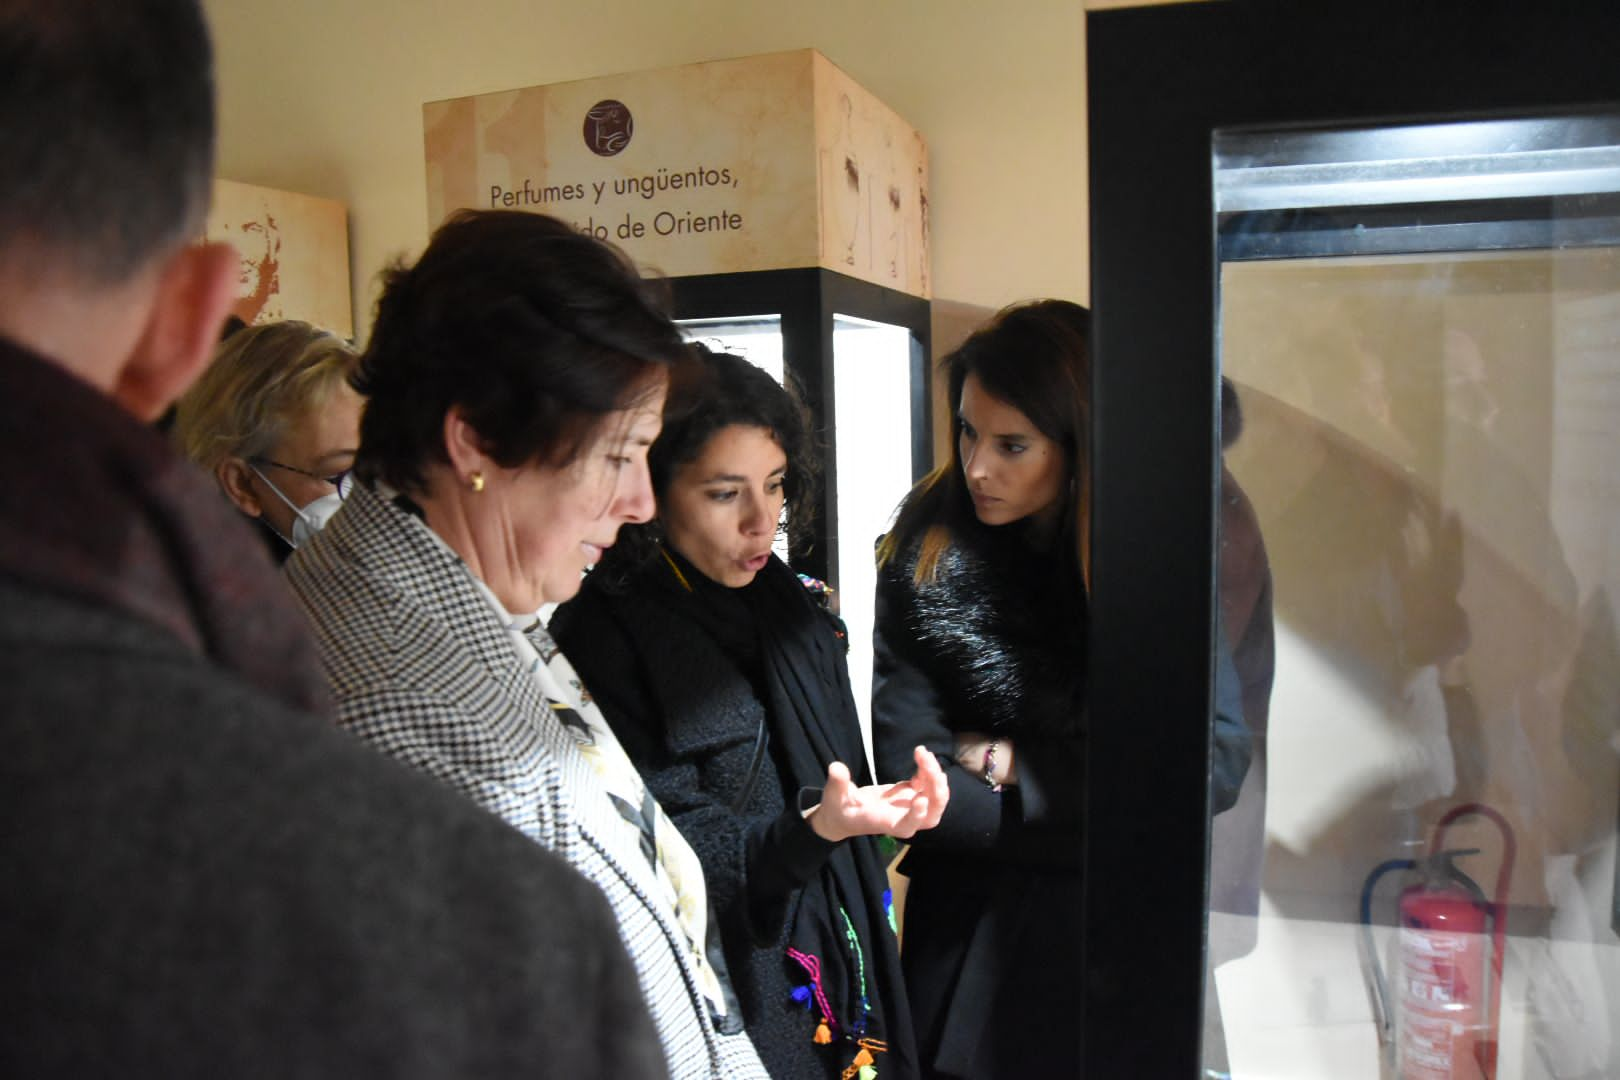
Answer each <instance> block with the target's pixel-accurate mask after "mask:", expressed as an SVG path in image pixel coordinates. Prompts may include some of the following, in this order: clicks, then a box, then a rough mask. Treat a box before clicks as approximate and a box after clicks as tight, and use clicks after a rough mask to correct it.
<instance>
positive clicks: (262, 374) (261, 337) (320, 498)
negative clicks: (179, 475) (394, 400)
mask: <svg viewBox="0 0 1620 1080" xmlns="http://www.w3.org/2000/svg"><path fill="white" fill-rule="evenodd" d="M357 359H358V358H357V355H356V353H355V350H354V348H353V347H352V346H351V345H349V343H348V342H346V341H344V340H343V339H342V338H340V337H338V336H337V335H335V334H332V333H330V332H328V331H326V330H322V329H320V328H318V327H315V326H311V325H310V324H309V323H306V322H298V321H295V320H286V321H283V322H273V323H264V324H262V325H259V326H250V327H247V328H245V329H242V330H239V331H237V332H236V333H235V334H232V335H231V336H230V337H229V338H227V339H226V340H225V341H224V342H223V343H221V344H220V346H219V348H218V350H217V351H216V353H215V355H214V360H213V363H212V364H210V365H209V367H208V370H207V371H206V372H205V373H204V374H203V376H202V378H201V379H199V380H197V382H196V384H195V385H194V386H193V387H192V388H191V390H190V391H189V392H187V394H186V395H185V396H184V397H183V398H181V399H180V402H179V405H178V407H177V409H176V413H175V423H174V438H175V441H176V442H177V444H178V445H179V448H180V451H181V453H183V454H185V455H186V457H188V458H190V459H191V460H192V461H194V462H196V463H197V464H198V465H201V466H202V467H203V468H204V469H206V470H208V471H209V472H211V473H213V474H214V478H215V479H216V480H218V481H219V487H220V490H221V491H222V492H224V494H225V497H226V498H228V499H230V501H231V502H232V503H234V504H235V505H236V508H237V509H238V510H240V511H242V513H244V514H246V515H247V516H248V517H250V518H254V519H256V520H257V521H258V522H259V524H260V525H261V526H262V527H263V528H264V529H265V530H267V531H266V534H265V539H266V541H267V543H268V544H269V545H270V547H271V550H272V551H273V552H275V553H276V556H277V558H278V559H283V558H286V556H287V553H288V552H289V551H291V550H292V549H293V548H296V547H297V546H298V545H300V544H302V543H304V542H305V541H307V540H308V539H309V538H310V537H311V536H313V535H314V534H315V533H316V532H317V531H319V529H320V528H321V526H322V525H324V524H325V523H326V520H327V519H328V518H330V517H331V516H332V514H333V513H335V512H336V511H337V508H338V507H339V506H340V505H342V499H341V494H342V492H341V490H340V489H342V488H344V487H346V485H347V482H348V473H349V469H350V468H352V467H353V465H354V452H355V447H356V445H357V444H358V443H359V430H360V408H361V399H360V395H359V394H357V393H355V391H354V390H353V389H352V388H351V387H350V386H349V376H350V374H351V373H353V371H354V367H355V364H356V362H357Z"/></svg>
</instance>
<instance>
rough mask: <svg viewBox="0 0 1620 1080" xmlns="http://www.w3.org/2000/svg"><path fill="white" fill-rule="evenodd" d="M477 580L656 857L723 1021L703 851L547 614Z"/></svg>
mask: <svg viewBox="0 0 1620 1080" xmlns="http://www.w3.org/2000/svg"><path fill="white" fill-rule="evenodd" d="M473 580H474V581H475V582H477V583H478V587H479V590H480V591H481V592H482V593H483V594H484V598H485V599H486V600H488V601H489V603H490V606H491V607H493V608H494V609H495V613H496V614H497V615H498V616H500V619H501V625H503V626H504V627H506V630H507V632H508V633H509V634H510V635H511V637H512V641H513V644H514V646H515V647H516V649H517V651H518V655H519V657H520V659H521V660H522V661H523V662H524V663H525V664H526V665H527V667H528V669H529V672H530V674H531V675H532V676H533V677H534V679H535V682H536V685H537V686H538V687H539V689H540V694H541V696H542V697H543V698H544V699H545V701H546V704H547V705H548V706H550V708H551V709H552V712H553V713H554V714H555V716H556V717H557V720H558V721H559V722H560V723H561V724H562V726H563V729H564V730H566V731H567V732H568V733H569V734H570V735H572V736H573V737H574V739H575V741H576V742H577V743H578V744H579V748H580V752H581V753H582V754H583V755H584V756H585V760H586V761H587V762H589V763H590V766H591V768H592V770H593V771H595V773H596V775H597V778H598V779H600V780H601V782H602V786H603V788H604V789H606V791H607V793H608V798H610V799H612V800H613V805H614V807H615V808H616V809H617V810H618V812H619V819H620V821H621V822H622V823H623V825H622V827H623V828H624V829H625V831H626V833H627V834H628V836H627V838H628V839H631V840H633V841H634V842H635V844H636V846H638V847H639V848H640V849H641V853H642V855H643V856H645V857H646V859H647V861H648V863H649V864H651V867H652V869H653V873H654V876H655V877H656V878H657V880H658V883H659V885H660V886H661V887H662V888H663V890H664V898H665V899H666V900H667V901H668V903H669V906H670V910H671V911H672V912H673V913H674V915H675V921H676V923H677V924H678V925H679V926H680V928H681V931H682V932H683V934H684V935H685V937H686V946H687V953H688V958H689V959H690V961H691V964H692V968H693V970H694V971H695V972H696V974H697V980H698V988H699V989H700V990H702V991H703V996H704V998H705V999H707V1001H708V1003H709V1009H710V1011H711V1012H712V1013H713V1015H714V1016H715V1018H716V1023H717V1026H718V1022H719V1019H720V1018H721V1017H724V1016H725V1015H726V1013H727V1006H726V993H725V990H724V988H723V986H722V984H721V981H720V975H719V973H718V972H716V971H715V969H714V966H713V965H712V964H711V963H710V962H709V957H708V952H707V950H706V948H705V946H706V944H707V941H708V938H707V934H708V921H709V898H708V890H707V887H706V886H705V884H704V881H703V866H702V864H701V863H699V862H698V857H697V853H696V852H694V851H693V850H692V848H691V846H690V845H689V844H687V842H686V838H685V837H683V836H681V834H680V832H679V830H677V829H676V828H675V823H674V822H672V821H670V819H669V817H668V816H667V815H666V814H665V813H664V808H663V807H661V806H660V805H658V800H657V799H655V798H653V796H652V792H650V791H648V790H647V785H646V783H645V782H644V781H643V780H642V779H641V774H640V773H639V772H637V771H636V767H635V765H633V764H632V763H631V761H630V757H629V755H628V754H626V753H625V752H624V747H622V746H621V745H619V740H618V738H617V737H615V736H614V734H613V729H612V728H610V727H609V726H608V723H607V720H606V719H605V718H604V717H603V716H602V710H601V709H599V708H598V707H597V706H596V703H595V702H594V701H592V700H591V695H590V691H588V690H586V689H585V686H584V684H583V683H582V682H580V678H579V674H578V673H577V672H575V671H574V666H573V665H572V664H570V663H569V662H568V658H567V657H566V656H564V655H563V653H562V649H561V648H560V647H559V646H558V645H557V643H556V641H555V640H553V639H552V637H551V634H550V633H549V632H548V631H547V630H546V628H545V626H544V625H543V624H542V623H541V621H540V619H539V617H538V616H537V615H535V614H532V613H531V614H527V615H519V616H514V615H512V614H511V613H510V612H508V611H507V610H506V608H505V607H504V606H503V605H502V604H501V602H500V600H499V599H498V598H497V597H496V596H495V594H494V592H492V591H491V590H490V588H489V586H487V585H485V584H484V583H483V582H482V581H478V578H477V577H476V576H474V577H473Z"/></svg>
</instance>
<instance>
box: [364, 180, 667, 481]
mask: <svg viewBox="0 0 1620 1080" xmlns="http://www.w3.org/2000/svg"><path fill="white" fill-rule="evenodd" d="M685 348H686V346H685V345H684V343H683V342H682V340H681V337H680V333H679V331H678V330H676V328H675V325H674V324H673V323H672V322H671V321H670V319H669V316H668V314H667V302H666V296H665V294H664V292H663V290H662V289H661V287H660V285H659V284H658V283H655V282H650V281H647V280H644V279H643V278H642V277H641V275H640V274H639V273H637V271H636V269H635V267H634V265H633V264H632V263H631V262H630V261H629V259H627V258H626V257H625V256H624V255H623V254H622V253H621V252H620V251H619V250H618V249H617V248H614V247H612V246H611V245H608V244H605V243H602V242H601V241H599V240H596V239H593V238H591V237H589V236H586V235H584V234H582V233H580V232H579V231H577V230H576V229H574V228H573V227H572V226H569V225H567V224H565V223H564V222H561V221H558V220H556V219H555V218H550V217H545V216H543V215H540V214H529V213H524V212H520V211H515V210H464V211H461V212H459V213H457V214H455V215H453V216H452V217H450V219H449V220H447V221H446V222H445V223H444V224H443V225H442V226H440V227H439V229H438V231H437V232H435V233H434V234H433V239H432V240H431V241H430V242H429V244H428V247H427V250H426V251H424V252H423V253H422V257H421V258H420V259H418V260H417V262H416V264H415V265H414V266H410V267H406V266H403V265H396V266H395V267H393V268H392V269H390V270H388V271H386V272H385V274H384V280H383V293H382V297H381V299H379V300H378V301H377V320H376V323H375V325H374V326H373V327H372V331H371V341H370V343H369V344H368V345H367V347H366V351H365V353H364V355H363V356H362V357H361V359H360V366H359V368H358V370H357V371H356V372H355V375H354V378H353V380H352V382H353V385H354V388H355V389H356V390H357V391H359V393H360V394H361V395H362V396H364V397H365V398H366V409H365V414H364V416H363V417H362V419H361V422H360V449H359V453H358V455H357V456H356V459H355V474H356V475H357V476H358V477H359V478H360V479H362V480H366V481H375V480H379V479H380V480H383V481H386V482H387V483H388V484H390V485H391V486H393V487H395V488H397V489H399V490H400V491H404V492H418V491H420V489H421V487H422V485H423V484H424V482H425V472H424V469H425V467H426V466H428V465H430V464H435V463H438V464H444V463H448V461H449V457H448V455H447V453H446V450H445V446H444V435H443V431H444V418H445V415H446V414H447V413H448V412H449V411H450V409H451V408H452V407H459V408H460V409H461V411H462V412H463V414H464V415H465V416H466V418H467V420H468V422H469V423H470V424H471V425H472V427H473V429H474V430H475V431H477V432H478V434H479V435H480V436H481V437H482V438H483V440H484V442H485V451H486V452H487V453H488V454H489V455H490V456H491V457H492V458H494V459H495V460H496V461H497V462H499V463H500V464H501V465H503V466H506V467H508V468H511V467H514V466H517V465H522V464H525V463H530V462H537V463H544V464H549V465H566V464H568V463H570V462H572V461H573V460H574V459H575V458H576V457H577V456H578V454H579V453H580V452H581V450H583V449H584V448H585V446H586V445H587V444H588V443H589V441H590V440H591V438H592V437H593V435H594V434H595V433H596V430H597V427H598V425H599V423H600V421H601V420H602V418H603V417H605V416H606V415H608V414H609V413H613V412H617V411H619V410H622V409H626V408H630V407H632V406H633V405H635V404H636V403H638V402H639V401H641V400H644V399H645V398H646V396H647V395H649V394H651V393H653V392H655V391H656V390H657V389H658V388H659V387H661V386H662V384H663V378H664V376H665V373H666V372H667V371H668V370H669V367H670V365H671V364H673V363H674V362H675V361H676V360H677V359H678V358H679V357H680V356H681V355H682V354H683V352H684V350H685Z"/></svg>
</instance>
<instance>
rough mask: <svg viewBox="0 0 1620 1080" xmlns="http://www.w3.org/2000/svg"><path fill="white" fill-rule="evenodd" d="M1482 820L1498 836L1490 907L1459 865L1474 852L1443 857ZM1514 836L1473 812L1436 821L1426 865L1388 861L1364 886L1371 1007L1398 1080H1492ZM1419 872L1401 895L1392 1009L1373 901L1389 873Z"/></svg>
mask: <svg viewBox="0 0 1620 1080" xmlns="http://www.w3.org/2000/svg"><path fill="white" fill-rule="evenodd" d="M1470 813H1478V814H1482V815H1484V816H1486V817H1488V818H1490V819H1491V820H1492V821H1494V822H1495V823H1496V824H1497V826H1498V827H1499V828H1500V829H1501V830H1502V837H1503V859H1502V865H1501V868H1500V870H1499V871H1498V874H1497V894H1496V897H1495V899H1494V901H1493V900H1489V899H1487V898H1486V896H1485V893H1484V890H1482V889H1481V888H1480V887H1479V886H1478V885H1477V884H1475V883H1474V881H1473V880H1472V879H1471V878H1469V877H1468V875H1467V874H1465V873H1463V872H1462V871H1461V870H1460V869H1458V867H1457V865H1456V862H1455V860H1456V859H1458V858H1460V857H1462V856H1464V855H1474V854H1478V851H1479V849H1478V848H1467V849H1461V850H1457V849H1452V850H1446V849H1442V848H1440V846H1439V845H1440V843H1441V840H1442V837H1443V836H1444V834H1445V830H1446V828H1447V827H1448V826H1449V825H1450V824H1451V823H1452V822H1453V821H1455V820H1456V819H1457V818H1459V817H1462V816H1464V815H1465V814H1470ZM1513 854H1514V842H1513V832H1512V829H1511V828H1509V826H1508V824H1507V822H1506V821H1504V820H1503V819H1502V817H1501V815H1500V814H1498V813H1496V811H1494V810H1491V809H1490V808H1489V807H1486V806H1482V805H1480V804H1478V803H1470V804H1467V805H1465V806H1459V807H1457V808H1456V809H1454V810H1452V811H1450V812H1449V813H1447V814H1446V816H1445V817H1443V818H1441V820H1440V823H1439V825H1438V826H1437V827H1436V829H1435V836H1434V841H1433V843H1432V844H1431V847H1430V851H1429V854H1428V855H1427V856H1426V857H1424V858H1423V859H1418V860H1414V859H1391V860H1389V861H1388V862H1385V863H1383V864H1381V865H1379V866H1378V867H1376V868H1375V869H1374V870H1373V872H1372V873H1371V874H1369V875H1368V876H1367V881H1366V884H1365V885H1364V886H1363V887H1362V893H1361V924H1362V933H1363V935H1364V940H1365V943H1366V948H1367V959H1368V962H1369V965H1370V967H1371V970H1372V975H1373V991H1374V997H1373V1007H1374V1011H1375V1017H1376V1020H1377V1022H1378V1027H1379V1039H1380V1042H1381V1043H1382V1044H1383V1048H1384V1051H1385V1057H1386V1062H1389V1058H1390V1057H1391V1056H1392V1057H1393V1059H1394V1060H1393V1062H1392V1063H1391V1064H1393V1066H1394V1070H1393V1071H1394V1074H1395V1075H1396V1076H1399V1077H1401V1080H1494V1077H1495V1075H1496V1041H1497V1028H1498V1014H1499V1010H1500V1006H1501V996H1502V959H1503V953H1502V947H1503V943H1504V937H1505V929H1506V927H1505V919H1504V916H1505V914H1506V908H1505V904H1506V900H1507V886H1508V881H1509V876H1510V875H1511V873H1512V862H1513ZM1396 869H1407V870H1412V871H1415V872H1416V874H1417V880H1416V881H1415V882H1414V883H1413V884H1411V885H1408V886H1407V887H1406V888H1405V889H1403V890H1402V891H1401V895H1400V908H1399V911H1400V916H1399V932H1398V934H1399V936H1398V952H1399V955H1400V961H1399V968H1398V971H1397V972H1396V977H1397V983H1396V991H1397V992H1396V998H1397V1002H1396V1008H1395V1009H1394V1010H1393V1011H1392V1009H1391V1003H1390V993H1389V989H1388V985H1387V983H1386V981H1385V978H1384V972H1383V969H1382V967H1381V965H1380V964H1379V961H1378V955H1377V950H1376V947H1375V946H1374V944H1373V939H1372V910H1371V909H1372V893H1373V887H1374V886H1375V885H1376V884H1377V882H1378V879H1379V878H1381V877H1382V876H1383V875H1384V874H1386V873H1388V872H1389V871H1391V870H1396Z"/></svg>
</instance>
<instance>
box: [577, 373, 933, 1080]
mask: <svg viewBox="0 0 1620 1080" xmlns="http://www.w3.org/2000/svg"><path fill="white" fill-rule="evenodd" d="M694 368H695V372H694V374H693V377H692V378H691V379H688V380H679V381H678V382H677V389H676V390H675V391H674V392H673V394H672V400H671V403H670V405H669V407H668V408H667V409H666V415H665V426H664V430H663V434H662V435H660V436H659V438H658V441H657V442H656V443H655V444H654V446H653V448H652V451H651V454H650V456H649V467H650V469H651V472H652V481H653V490H654V492H655V494H656V496H657V500H658V515H659V517H658V521H657V522H656V523H655V526H654V527H653V528H652V529H650V530H644V531H640V532H637V533H636V535H629V534H630V533H631V532H633V531H634V530H632V529H626V530H624V531H622V532H621V535H620V539H619V543H618V545H617V546H615V547H614V549H613V550H612V551H611V552H610V553H609V555H608V557H607V558H606V559H605V560H604V561H603V563H602V565H601V566H599V567H598V568H597V569H596V570H594V571H593V572H592V573H591V575H590V576H589V578H587V580H586V584H585V587H584V589H583V590H582V591H581V592H580V594H579V596H578V597H577V598H575V599H574V600H573V601H571V602H569V603H568V604H566V605H564V606H563V607H562V608H561V609H559V610H558V611H557V613H556V615H555V616H554V617H553V618H552V622H551V630H552V633H553V635H554V636H555V637H556V639H557V641H558V642H559V644H560V645H561V646H562V647H563V649H564V650H565V651H566V652H567V654H568V656H569V657H570V658H571V659H572V660H573V662H574V666H575V668H576V669H577V670H578V671H579V673H580V676H581V679H582V680H583V681H584V683H585V684H586V686H587V687H588V688H589V689H590V692H591V693H592V695H593V696H594V697H595V699H596V701H597V703H598V704H599V705H600V706H601V709H602V712H603V714H604V715H605V716H606V717H607V719H608V722H609V723H610V724H611V725H612V726H613V729H614V732H615V734H616V735H617V736H618V737H619V740H620V741H621V742H622V743H623V745H624V748H625V750H626V751H627V752H628V754H629V755H630V757H631V759H632V760H633V761H634V762H635V764H636V767H637V768H638V770H639V771H640V772H641V774H642V776H643V777H645V778H646V780H647V784H648V787H649V788H650V789H651V790H652V792H653V794H654V795H655V796H656V797H657V799H658V800H659V802H660V803H662V804H663V806H664V808H665V810H666V811H667V812H668V813H669V814H670V815H671V817H672V818H673V819H674V821H675V823H676V824H677V826H678V827H679V828H680V830H681V833H682V834H683V835H684V836H686V837H687V839H688V840H689V841H690V842H691V844H692V846H693V848H694V849H696V851H697V853H698V857H699V859H700V860H701V861H702V863H703V872H704V877H705V879H706V880H707V881H708V884H709V891H710V895H711V896H712V897H713V899H714V901H715V904H716V906H717V907H718V909H719V911H720V924H721V936H722V940H723V943H724V945H725V952H726V960H727V963H728V965H729V967H730V969H731V975H732V981H733V984H734V986H735V988H736V991H737V995H738V997H739V999H740V1004H741V1006H742V1012H743V1017H744V1022H745V1024H746V1026H747V1029H748V1032H749V1035H750V1036H751V1037H752V1038H753V1040H754V1043H755V1045H756V1046H757V1047H758V1049H759V1052H760V1056H761V1058H763V1059H764V1061H765V1064H766V1066H767V1068H768V1069H769V1070H770V1073H771V1075H772V1076H773V1077H776V1078H777V1080H786V1078H797V1077H805V1078H814V1080H820V1078H823V1077H839V1078H842V1077H860V1078H861V1080H871V1078H872V1077H880V1078H881V1080H902V1078H905V1080H909V1078H913V1077H916V1076H917V1075H918V1074H919V1073H918V1064H917V1057H916V1051H915V1041H914V1037H913V1034H912V1027H911V1017H910V1011H909V1008H908V1006H907V1004H906V999H905V992H904V985H903V981H902V978H901V973H900V964H899V956H898V952H897V949H896V941H895V934H894V930H893V922H892V906H891V903H890V898H889V894H888V878H887V874H886V872H885V859H884V858H883V855H882V852H881V850H880V848H879V845H878V842H877V836H878V835H882V834H887V835H892V836H898V837H909V836H911V835H913V834H914V833H915V832H917V831H918V830H919V829H926V828H930V827H932V826H933V825H934V824H935V823H936V822H938V820H939V817H940V814H941V813H942V812H943V810H944V804H945V800H946V799H947V798H948V792H947V786H946V781H945V776H944V773H943V771H942V770H941V768H940V766H939V764H938V762H937V760H936V759H935V758H934V757H933V756H932V755H930V754H926V753H922V752H921V751H920V750H919V751H918V753H917V755H916V762H917V767H916V773H915V775H913V776H912V777H911V778H910V779H909V780H906V781H903V782H901V783H897V784H891V785H882V786H877V785H872V783H871V778H870V776H869V775H868V774H867V768H866V764H865V762H866V756H865V753H864V751H863V748H862V745H861V737H860V728H859V723H858V720H857V715H856V711H855V702H854V698H853V696H852V694H851V691H850V684H849V671H848V667H847V665H846V661H845V641H844V638H843V630H842V627H841V625H840V624H839V622H838V620H837V619H836V618H835V617H834V616H832V615H831V614H830V613H828V612H827V611H826V610H825V608H824V607H823V606H822V605H821V603H819V602H818V600H816V599H815V598H813V597H812V594H811V592H810V591H809V590H808V589H807V588H806V586H805V584H804V583H802V582H801V580H800V579H799V577H798V576H797V575H796V574H795V573H794V572H793V571H792V570H790V569H789V568H788V567H787V565H786V564H785V563H783V562H782V561H781V560H780V559H778V558H777V557H776V556H775V555H773V554H772V553H771V545H772V541H773V540H774V538H775V536H776V533H777V527H778V522H779V520H780V517H781V512H782V509H783V506H784V503H786V504H787V505H789V506H794V505H797V504H798V503H799V500H800V497H801V496H802V494H803V489H804V487H805V483H804V480H805V475H804V470H805V465H806V463H807V461H808V458H809V454H808V453H807V445H806V444H807V441H808V439H807V434H806V424H805V422H804V418H803V413H802V410H801V409H800V408H799V407H798V405H797V403H796V402H795V401H794V400H793V398H792V397H791V396H790V395H789V394H788V393H787V391H785V390H783V389H782V388H781V387H780V386H778V385H777V384H776V382H775V381H774V380H773V379H772V378H771V377H770V376H769V375H767V374H765V373H764V372H763V371H760V370H759V369H757V368H755V367H754V366H753V365H752V364H750V363H748V362H747V361H746V360H743V359H741V358H740V357H735V356H729V355H725V354H715V353H710V352H709V351H708V350H705V349H702V348H701V347H699V348H698V349H697V350H696V361H695V364H694Z"/></svg>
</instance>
